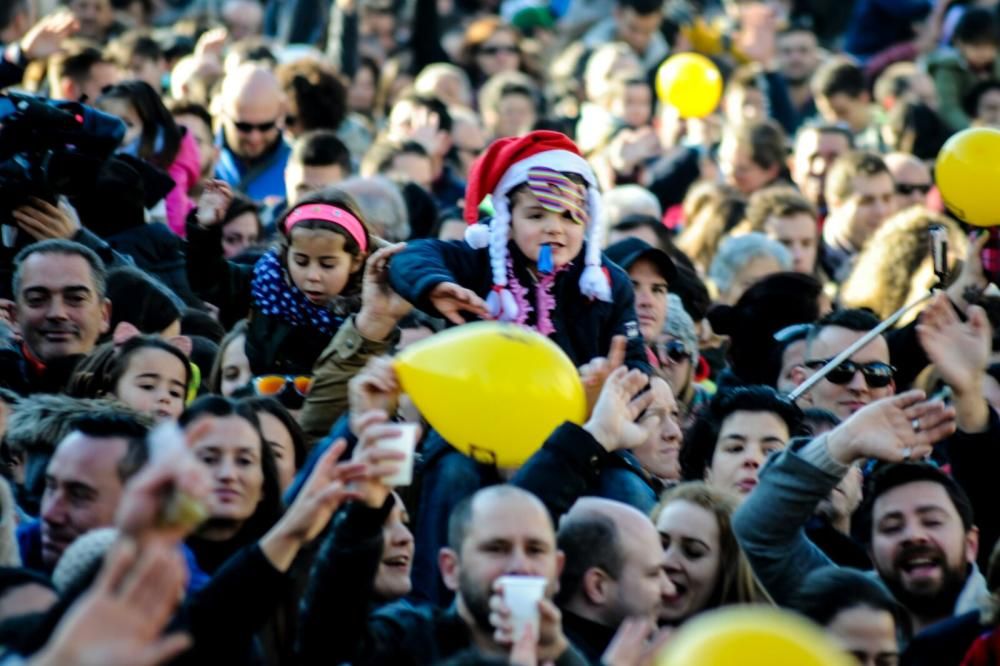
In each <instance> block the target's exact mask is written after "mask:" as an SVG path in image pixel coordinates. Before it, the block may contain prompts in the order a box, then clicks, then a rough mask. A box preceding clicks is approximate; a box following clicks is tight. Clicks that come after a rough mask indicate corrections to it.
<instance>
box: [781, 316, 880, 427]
mask: <svg viewBox="0 0 1000 666" xmlns="http://www.w3.org/2000/svg"><path fill="white" fill-rule="evenodd" d="M878 324H879V320H878V318H877V317H876V316H875V315H873V314H871V313H870V312H868V311H866V310H840V311H837V312H833V313H831V314H829V315H827V316H826V317H824V318H823V319H821V320H820V321H819V322H818V323H817V324H816V325H815V326H814V327H813V328H812V330H811V332H810V333H809V336H808V337H807V339H806V349H805V358H804V361H803V362H802V364H801V365H799V366H798V367H797V368H795V369H793V370H792V380H793V381H794V383H795V385H796V386H797V385H799V384H801V383H803V382H804V381H806V379H808V378H809V377H811V376H812V375H813V373H815V372H816V371H818V370H819V369H820V368H822V367H823V366H824V365H826V362H827V361H829V360H830V359H832V358H833V357H834V356H836V355H837V354H839V353H840V352H841V351H843V350H844V349H846V348H847V347H849V346H850V345H852V344H854V343H855V342H857V341H858V340H859V339H861V338H862V337H863V336H864V335H865V334H866V333H867V332H868V331H870V330H871V329H873V328H875V327H876V326H878ZM894 374H895V368H893V367H892V365H890V363H889V343H888V342H887V341H886V339H885V337H884V336H881V335H880V336H879V337H877V338H875V339H874V340H872V341H871V342H869V343H868V344H867V345H865V346H864V347H862V348H861V349H859V350H858V351H856V352H855V353H854V354H853V355H852V356H851V357H850V358H849V359H848V360H846V361H844V362H843V363H841V364H840V365H839V366H837V367H836V368H834V369H833V370H832V371H831V372H830V373H829V374H828V375H827V376H826V377H824V378H823V379H822V380H821V381H820V382H819V383H818V384H816V385H815V386H814V387H813V388H812V389H811V390H810V391H809V393H808V397H809V398H810V399H811V401H812V404H813V406H815V407H819V408H821V409H826V410H828V411H830V412H833V413H834V414H836V415H837V417H838V418H840V419H841V420H844V419H847V418H849V417H850V416H851V414H854V413H855V412H856V411H858V410H859V409H861V408H862V407H864V406H865V405H867V404H869V403H872V402H874V401H876V400H878V399H880V398H885V397H887V396H890V395H892V394H893V393H895V389H896V384H895V381H894Z"/></svg>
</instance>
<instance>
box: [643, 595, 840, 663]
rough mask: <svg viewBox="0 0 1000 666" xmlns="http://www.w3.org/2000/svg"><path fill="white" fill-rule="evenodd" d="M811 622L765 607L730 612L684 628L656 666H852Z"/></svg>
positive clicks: (736, 608) (702, 617) (715, 613)
mask: <svg viewBox="0 0 1000 666" xmlns="http://www.w3.org/2000/svg"><path fill="white" fill-rule="evenodd" d="M853 663H856V662H855V661H854V660H853V659H851V658H849V657H848V656H847V654H846V653H844V652H842V651H841V650H839V649H838V648H837V646H836V645H834V644H833V642H832V641H831V640H830V639H829V638H827V637H826V635H825V634H824V633H823V632H822V631H821V630H820V629H819V627H817V626H815V625H814V624H812V623H811V622H809V621H808V620H805V619H803V618H802V617H800V616H798V615H795V614H794V613H790V612H788V611H782V610H778V609H775V608H770V607H764V606H730V607H728V608H723V609H721V610H717V611H713V612H710V613H705V614H704V615H699V616H698V617H696V618H695V619H693V620H691V621H690V622H688V623H686V624H684V625H683V626H682V627H681V630H680V631H679V632H678V634H677V636H675V637H674V638H672V639H671V640H670V641H669V642H668V643H667V646H666V647H665V648H664V649H663V652H662V653H660V655H659V656H658V658H657V662H656V664H657V666H695V665H697V666H734V665H735V664H739V666H851V664H853Z"/></svg>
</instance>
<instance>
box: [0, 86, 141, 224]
mask: <svg viewBox="0 0 1000 666" xmlns="http://www.w3.org/2000/svg"><path fill="white" fill-rule="evenodd" d="M124 136H125V123H123V122H122V121H121V120H120V119H119V118H116V117H115V116H112V115H108V114H107V113H103V112H101V111H98V110H97V109H94V108H91V107H89V106H84V105H83V104H80V103H78V102H53V101H50V100H46V99H42V98H39V97H33V96H31V95H22V94H14V93H11V94H4V95H0V224H10V225H12V224H13V221H12V220H11V218H10V212H11V211H12V210H14V209H15V208H17V207H19V206H22V205H24V204H25V203H26V202H27V201H28V197H31V196H34V197H38V198H40V199H44V200H46V201H49V202H51V203H53V204H54V203H56V200H57V198H58V196H59V195H65V196H68V197H73V196H75V195H77V194H80V193H83V192H85V191H87V189H88V187H90V186H92V185H93V184H94V183H95V182H96V177H97V173H98V171H99V170H100V166H101V165H102V164H103V163H104V161H105V160H107V159H108V158H109V157H110V156H111V155H112V153H114V151H115V149H116V148H118V145H119V144H120V143H121V140H122V137H124Z"/></svg>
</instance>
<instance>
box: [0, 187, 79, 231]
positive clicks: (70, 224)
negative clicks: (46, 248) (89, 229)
mask: <svg viewBox="0 0 1000 666" xmlns="http://www.w3.org/2000/svg"><path fill="white" fill-rule="evenodd" d="M11 217H12V218H14V221H15V222H17V224H18V226H19V227H21V228H22V229H24V231H25V232H26V233H27V234H28V235H29V236H31V237H32V238H34V239H35V240H47V239H50V238H62V239H67V240H68V239H70V238H72V237H73V235H74V234H76V232H77V231H79V229H80V218H79V217H78V216H77V214H76V209H75V208H73V206H72V205H71V204H70V203H69V202H68V201H66V200H65V199H61V200H60V201H59V205H58V206H54V205H52V204H50V203H49V202H48V201H45V200H44V199H39V198H38V197H31V198H30V199H29V203H28V204H27V205H25V206H21V207H19V208H15V209H14V210H13V212H12V213H11Z"/></svg>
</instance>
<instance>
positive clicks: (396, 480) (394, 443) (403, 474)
mask: <svg viewBox="0 0 1000 666" xmlns="http://www.w3.org/2000/svg"><path fill="white" fill-rule="evenodd" d="M392 427H393V429H395V430H398V431H399V435H397V436H395V437H387V438H384V439H380V440H379V441H378V444H377V447H378V448H380V449H386V450H389V451H402V452H403V453H405V454H406V460H401V461H399V471H397V472H396V473H395V474H390V475H389V476H385V477H382V482H383V483H385V485H387V486H392V487H393V488H399V487H402V486H408V485H410V484H411V483H413V452H414V450H415V449H416V448H417V430H418V428H419V427H420V426H419V425H418V424H416V423H393V424H392Z"/></svg>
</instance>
